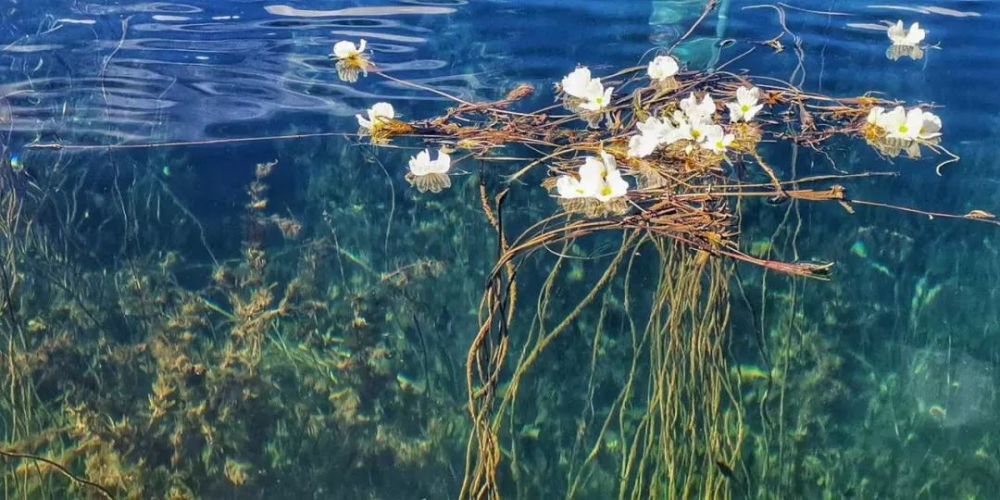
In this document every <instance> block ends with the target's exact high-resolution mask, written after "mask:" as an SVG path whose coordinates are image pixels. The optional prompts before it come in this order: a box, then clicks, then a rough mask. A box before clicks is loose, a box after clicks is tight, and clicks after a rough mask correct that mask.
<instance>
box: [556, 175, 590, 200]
mask: <svg viewBox="0 0 1000 500" xmlns="http://www.w3.org/2000/svg"><path fill="white" fill-rule="evenodd" d="M556 193H557V194H559V197H560V198H565V199H568V200H571V199H574V198H589V197H590V196H591V194H590V192H589V191H588V189H587V186H585V185H584V184H583V183H582V182H580V180H579V179H577V178H576V177H573V176H572V175H560V176H559V178H558V179H556Z"/></svg>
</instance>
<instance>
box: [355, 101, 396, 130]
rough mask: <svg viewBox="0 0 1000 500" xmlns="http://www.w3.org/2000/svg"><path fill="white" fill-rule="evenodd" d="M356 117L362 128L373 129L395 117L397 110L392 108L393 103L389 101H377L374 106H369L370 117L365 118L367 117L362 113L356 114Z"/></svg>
mask: <svg viewBox="0 0 1000 500" xmlns="http://www.w3.org/2000/svg"><path fill="white" fill-rule="evenodd" d="M354 117H355V118H357V119H358V125H361V127H362V128H365V129H368V130H371V129H372V127H374V126H377V125H379V124H380V123H382V122H385V121H388V120H392V119H393V118H395V117H396V111H395V110H394V109H392V104H389V103H387V102H377V103H375V105H374V106H372V107H370V108H368V119H365V117H363V116H361V115H360V114H358V115H354Z"/></svg>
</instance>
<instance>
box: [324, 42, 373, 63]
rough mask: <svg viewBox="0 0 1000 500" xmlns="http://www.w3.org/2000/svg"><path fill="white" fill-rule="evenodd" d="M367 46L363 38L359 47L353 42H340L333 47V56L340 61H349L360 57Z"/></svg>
mask: <svg viewBox="0 0 1000 500" xmlns="http://www.w3.org/2000/svg"><path fill="white" fill-rule="evenodd" d="M367 46H368V42H366V41H365V39H364V38H362V39H361V45H360V46H356V45H354V42H349V41H347V40H341V41H339V42H337V43H335V44H334V45H333V55H334V57H336V58H337V59H340V60H344V59H350V58H352V57H357V56H359V55H361V53H362V52H364V51H365V47H367Z"/></svg>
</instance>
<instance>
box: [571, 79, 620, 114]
mask: <svg viewBox="0 0 1000 500" xmlns="http://www.w3.org/2000/svg"><path fill="white" fill-rule="evenodd" d="M594 81H597V80H596V79H595V80H594ZM614 89H615V88H614V87H608V88H606V89H605V88H604V86H603V85H601V82H600V81H597V85H596V86H590V88H589V89H588V91H589V92H591V94H590V95H588V96H587V97H586V99H587V101H586V102H584V103H582V104H580V107H581V108H583V109H586V110H587V111H600V110H602V109H604V108H605V107H607V106H608V104H611V91H612V90H614Z"/></svg>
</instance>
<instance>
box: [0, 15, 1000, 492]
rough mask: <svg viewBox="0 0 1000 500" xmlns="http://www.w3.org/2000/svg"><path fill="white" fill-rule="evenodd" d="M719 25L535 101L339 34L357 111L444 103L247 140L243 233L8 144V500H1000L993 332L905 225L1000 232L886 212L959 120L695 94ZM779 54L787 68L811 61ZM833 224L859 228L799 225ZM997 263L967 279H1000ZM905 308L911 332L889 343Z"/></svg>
mask: <svg viewBox="0 0 1000 500" xmlns="http://www.w3.org/2000/svg"><path fill="white" fill-rule="evenodd" d="M657 3H663V2H657ZM717 4H718V2H708V4H707V7H705V9H704V10H703V11H702V12H703V14H702V16H701V17H699V18H698V19H697V20H696V21H695V22H694V25H693V26H690V29H688V30H687V31H682V32H679V33H676V39H675V40H674V43H673V45H671V46H664V47H662V48H661V49H660V50H658V51H657V52H656V53H655V54H650V56H649V57H648V58H646V59H643V60H642V61H640V62H639V63H638V64H636V65H635V66H630V67H623V68H613V69H607V68H606V67H604V68H601V69H598V67H597V66H592V68H594V69H591V68H588V67H584V66H577V67H575V68H573V67H567V68H565V70H566V73H565V76H564V77H562V78H558V79H554V80H557V81H553V82H552V83H553V88H554V95H555V99H554V101H552V102H545V103H542V104H537V103H538V102H539V101H540V99H543V98H547V97H550V94H551V93H549V92H547V91H545V90H543V89H537V88H535V87H533V86H532V85H528V84H516V83H514V84H511V85H510V86H509V87H507V88H504V89H501V92H500V93H499V95H496V96H493V97H491V98H488V99H483V100H474V99H467V98H464V97H459V96H456V95H452V94H451V93H449V92H447V91H445V90H442V89H440V88H437V87H435V86H432V85H429V84H425V83H421V82H416V81H409V80H405V79H402V78H397V77H396V76H393V74H391V72H390V71H387V70H386V69H385V68H383V67H381V66H380V61H379V57H378V56H379V54H378V52H374V51H373V50H372V47H371V46H370V45H369V44H368V42H367V41H366V40H364V39H357V40H353V39H352V40H343V41H340V42H338V43H336V44H335V45H334V46H333V47H332V54H331V56H330V60H326V59H324V62H325V63H327V64H329V65H331V66H332V67H333V68H334V69H335V70H336V73H337V75H338V77H339V78H340V79H342V80H343V82H345V84H358V82H363V81H364V79H365V78H372V79H374V78H380V79H385V80H386V81H388V82H390V83H392V84H393V85H396V86H398V87H400V88H407V89H410V90H415V91H419V92H424V93H427V94H428V95H431V96H434V97H436V98H441V99H443V101H435V103H437V104H440V103H442V102H444V103H446V105H442V106H439V109H437V110H436V111H435V112H434V113H433V114H432V116H425V115H416V114H415V116H407V115H406V114H405V113H402V112H400V110H399V109H396V107H394V106H393V105H392V104H391V103H389V102H379V101H377V100H374V99H373V101H374V102H366V103H365V105H364V106H363V107H364V108H366V109H364V111H362V112H361V113H359V114H357V115H356V116H355V117H354V119H355V120H356V122H357V126H358V130H357V133H356V134H348V135H350V138H351V141H352V142H351V144H350V147H345V143H344V142H343V141H331V140H324V139H320V138H319V137H318V135H316V136H311V137H306V136H307V134H290V135H288V136H283V137H282V138H280V139H281V140H285V139H290V138H293V137H294V139H295V140H296V141H301V142H298V143H297V144H296V146H295V147H291V146H287V147H282V146H277V147H276V148H275V151H273V152H274V153H275V156H274V157H273V158H275V159H273V160H271V159H268V160H267V161H263V162H260V163H256V164H251V163H255V162H249V163H248V164H246V165H242V164H239V162H242V161H243V155H240V154H233V153H234V151H239V150H233V149H225V148H226V147H228V146H229V145H226V144H224V143H223V144H221V146H220V147H221V148H223V149H221V154H220V157H221V158H222V160H220V161H223V162H233V163H237V165H235V166H233V169H235V170H236V171H237V172H239V175H241V176H242V179H240V180H239V184H240V186H241V188H240V191H239V193H238V194H235V195H234V196H233V199H235V200H238V201H236V202H234V205H233V206H228V207H227V206H224V204H208V205H207V207H208V208H206V207H205V206H200V207H199V206H198V203H199V201H203V200H199V198H198V192H199V187H200V186H199V185H200V183H202V182H205V181H204V180H202V179H201V178H200V177H199V174H198V173H195V172H193V171H192V170H191V169H188V168H186V167H185V163H186V161H187V159H186V158H185V157H183V156H182V154H181V153H178V152H177V151H176V150H174V149H173V148H179V147H183V146H185V144H179V143H173V144H169V145H164V144H144V145H143V144H139V145H125V146H124V147H117V146H108V147H105V148H99V147H96V146H95V147H91V148H88V147H84V146H81V147H78V148H76V149H75V150H74V147H73V145H62V144H58V143H36V144H33V145H29V147H28V148H27V151H28V153H29V155H30V156H29V159H30V161H25V159H24V158H22V157H21V156H20V155H10V154H9V153H7V152H6V151H5V152H4V154H5V155H8V156H6V157H5V162H6V163H4V164H3V165H0V168H2V170H0V235H2V238H0V318H2V319H0V322H2V323H0V324H2V328H3V332H4V336H3V337H2V340H3V342H4V343H3V345H2V347H0V365H2V367H3V371H2V374H0V389H2V390H0V394H2V397H0V421H2V422H3V431H4V434H3V442H2V443H0V455H2V457H3V459H4V465H5V468H4V471H3V474H4V475H3V494H4V496H5V497H11V498H17V497H20V498H66V497H73V498H77V497H78V498H169V499H185V498H301V497H312V498H449V497H456V496H458V497H460V498H501V497H505V496H506V497H514V498H551V497H566V498H634V499H638V498H643V499H645V498H694V497H703V498H733V497H735V498H746V497H754V498H852V497H853V498H879V497H900V496H905V497H907V498H941V497H949V496H966V497H988V496H989V495H990V493H991V492H992V491H993V490H991V489H990V486H989V485H990V484H995V482H996V481H997V480H1000V444H998V443H1000V441H998V440H1000V436H997V435H996V434H995V432H991V429H990V428H991V424H993V423H995V420H994V417H993V415H995V413H996V409H997V408H996V406H997V402H998V401H997V394H996V390H995V387H996V383H995V382H996V377H995V373H994V370H993V368H992V367H993V361H994V360H991V359H985V356H982V355H980V354H979V351H980V350H982V349H983V348H984V346H987V345H989V343H990V342H991V338H990V336H989V334H988V332H986V331H985V328H981V327H980V325H979V324H978V321H979V320H978V318H976V317H974V316H971V317H959V316H953V317H952V316H948V314H947V311H948V310H949V308H953V307H954V305H955V303H957V302H959V301H960V300H961V295H960V292H958V291H956V290H955V288H956V287H955V286H954V283H952V281H950V278H949V276H948V273H947V272H944V271H941V270H940V269H939V268H938V267H936V266H931V265H928V266H927V269H926V270H924V272H923V273H922V274H920V275H919V276H917V275H916V274H906V273H904V272H903V271H905V270H906V269H905V266H908V265H910V266H913V267H914V268H916V267H918V265H917V264H907V263H909V262H912V261H913V260H914V259H915V256H917V255H918V254H921V253H925V250H924V249H925V248H928V247H933V246H934V245H935V244H936V243H940V242H941V241H943V240H944V239H946V238H948V237H949V233H948V232H947V230H941V231H940V232H939V233H935V234H934V235H933V236H920V237H914V236H911V234H914V232H910V231H908V229H909V228H910V227H924V226H929V225H934V227H937V228H940V227H942V226H949V225H953V226H961V227H963V228H967V227H969V226H972V227H976V228H983V229H986V230H995V227H996V226H998V225H1000V222H998V221H997V220H996V218H995V217H994V215H993V214H991V213H990V212H989V211H987V210H985V209H984V208H990V207H966V206H961V207H959V208H956V211H955V212H945V211H940V210H934V211H931V210H924V209H922V208H921V207H914V206H908V205H899V204H896V203H895V202H894V201H893V202H890V201H885V200H882V199H880V198H878V197H877V196H875V195H873V194H872V191H870V190H866V189H864V183H871V184H879V183H887V182H891V181H892V180H894V179H897V178H898V177H901V176H902V177H905V176H906V175H907V174H908V172H907V169H909V168H911V167H912V168H922V167H927V166H934V167H936V168H934V169H933V170H936V172H937V173H938V174H940V173H941V172H943V171H944V169H945V168H946V167H949V166H953V165H954V164H955V163H956V162H958V161H959V158H958V156H956V155H955V154H953V153H952V152H951V151H950V150H949V149H948V144H949V136H948V135H947V133H948V130H949V127H948V124H946V123H944V122H943V121H942V119H941V117H940V116H939V115H938V114H937V111H936V107H935V106H933V105H931V104H928V103H905V102H902V101H901V100H897V99H896V98H894V97H892V96H885V95H883V94H878V93H875V92H872V93H868V94H864V95H859V96H840V95H828V94H825V93H821V92H813V91H810V90H806V89H804V88H802V86H801V85H799V84H795V83H792V82H791V81H783V80H781V79H779V78H777V77H776V76H774V75H766V74H765V75H757V74H746V73H741V72H736V71H735V70H733V69H732V68H731V64H732V63H734V62H735V60H732V61H726V60H722V61H718V60H713V62H712V64H708V65H704V66H698V67H695V65H694V64H693V63H689V61H686V60H685V59H684V58H683V57H682V56H683V54H684V53H685V51H680V50H677V51H675V50H673V49H674V48H676V47H683V46H684V43H685V42H690V41H692V40H690V39H689V37H690V35H691V34H692V33H693V32H694V31H695V30H696V28H697V27H698V24H699V23H701V22H702V21H703V20H704V19H705V18H706V16H707V15H708V13H710V12H711V11H712V9H714V8H715V7H716V6H717ZM772 7H774V8H775V9H777V10H779V11H781V9H780V8H779V7H776V6H772ZM658 15H661V16H662V15H665V14H664V12H659V13H658ZM784 29H785V30H786V31H787V27H785V28H784ZM886 33H887V35H888V38H889V43H890V48H889V49H888V51H887V53H886V55H887V57H888V58H889V59H891V60H893V61H895V60H899V59H904V56H906V57H905V58H910V59H919V58H920V57H922V50H923V48H922V45H921V44H923V43H924V40H925V38H926V37H927V32H926V31H925V30H924V29H922V28H920V26H919V25H916V24H914V25H911V27H910V28H909V29H905V28H904V25H903V23H902V22H899V23H897V24H895V25H891V26H890V27H887V30H886ZM789 34H790V33H789ZM783 36H784V35H779V36H778V37H777V38H774V39H771V40H766V41H763V42H760V44H759V45H760V47H761V49H762V50H768V51H771V52H773V53H774V57H789V58H795V57H801V55H800V54H799V53H798V52H796V51H794V50H789V51H787V52H786V51H785V49H784V45H783V42H782V41H781V40H783V39H784V40H785V42H784V43H788V44H792V43H794V42H792V41H791V40H789V39H788V38H791V37H786V38H783ZM924 48H926V47H924ZM880 50H881V49H880ZM718 56H719V52H718V51H717V50H716V51H715V52H714V53H713V54H712V57H711V58H712V59H717V58H718ZM879 58H881V53H880V54H879ZM647 59H648V60H647ZM0 118H3V117H2V115H0ZM0 121H2V120H0ZM337 133H338V134H339V132H337ZM254 139H269V138H266V137H265V138H254ZM270 139H274V140H276V141H277V140H278V139H279V138H270ZM190 145H193V143H192V144H187V146H190ZM198 145H199V146H205V145H206V144H204V143H202V144H198ZM212 146H219V144H212ZM129 147H135V149H141V150H142V154H141V155H139V154H137V155H136V156H131V155H130V152H129V149H128V148H129ZM862 149H863V150H864V151H866V152H871V155H872V158H876V159H881V160H885V161H886V162H885V163H888V162H889V161H895V162H897V164H899V165H902V167H901V168H900V170H901V172H895V171H889V170H887V169H886V170H883V169H882V166H881V165H880V164H873V163H871V162H868V163H865V162H861V161H854V160H853V158H854V157H852V156H850V155H854V154H858V153H857V152H858V151H859V150H862ZM845 151H847V152H846V153H845ZM73 155H80V156H81V157H83V160H82V161H84V162H94V163H95V164H96V163H102V162H107V163H108V165H109V168H107V169H106V170H104V171H103V173H94V172H93V171H90V170H89V169H75V168H71V167H72V166H74V164H73V163H72V162H73V161H74V159H75V157H74V156H73ZM137 157H138V158H141V160H137V159H136V158H137ZM805 157H809V158H810V159H819V161H820V162H822V161H826V162H829V166H830V167H831V168H830V170H829V173H823V174H813V173H812V172H810V173H808V174H804V173H803V172H804V171H803V170H798V169H797V166H798V163H797V162H798V161H800V160H799V158H805ZM269 158H270V157H269ZM927 160H929V161H930V162H931V164H927V163H926V161H927ZM802 161H804V160H802ZM318 163H329V164H330V165H332V167H331V168H327V169H316V170H315V171H313V170H308V169H307V168H303V167H313V166H316V165H317V164H318ZM150 165H155V168H149V166H150ZM886 168H888V167H886ZM307 170H308V174H302V173H301V172H303V171H307ZM927 170H932V169H930V168H928V169H927ZM286 172H288V174H287V175H288V177H281V176H282V174H285V173H286ZM396 174H399V175H396ZM201 175H205V174H201ZM394 179H397V180H394ZM398 179H403V180H405V184H403V183H402V182H399V181H398ZM234 182H235V181H234ZM282 183H291V184H294V187H293V188H288V186H282ZM397 183H398V184H400V186H398V187H399V188H400V189H397V185H396V184H397ZM282 189H285V191H284V196H281V195H276V194H275V193H276V192H278V191H280V190H282ZM288 191H291V192H292V193H293V194H288ZM215 211H218V212H220V213H218V214H215V213H213V212H215ZM834 213H835V214H837V215H844V214H846V215H849V216H850V217H851V219H849V220H850V223H849V224H846V226H848V228H847V229H844V230H843V231H838V232H833V231H830V232H824V231H822V230H821V229H818V228H816V227H815V226H812V225H809V224H807V223H806V222H805V221H808V220H814V219H819V218H821V217H830V214H834ZM885 214H893V215H895V216H897V217H898V216H901V215H914V214H915V215H919V216H920V217H914V218H913V219H912V220H909V222H906V223H898V224H888V223H885V219H881V218H880V217H884V216H885ZM930 219H935V220H933V221H932V220H930ZM938 219H943V220H945V221H944V222H942V221H940V220H938ZM959 230H965V229H958V230H956V231H959ZM977 230H978V229H977ZM811 231H816V232H818V233H821V234H820V235H819V236H818V237H817V238H816V239H817V240H821V242H820V243H813V244H807V243H806V242H805V241H804V240H805V237H804V236H801V235H805V234H809V233H810V232H811ZM234 234H235V235H238V237H233V235H234ZM800 237H801V239H800ZM989 241H990V240H989V239H986V238H984V244H983V247H982V248H980V247H978V246H976V245H972V246H970V247H969V248H968V249H967V250H966V253H963V254H962V255H961V258H960V259H958V260H959V262H961V263H960V264H954V265H962V266H971V267H973V268H974V269H976V270H977V272H981V273H983V274H984V275H987V276H991V277H997V276H1000V268H998V267H997V262H1000V260H998V259H996V258H995V254H996V250H995V249H993V248H990V247H989V243H988V242H989ZM820 246H821V247H822V248H825V249H834V250H830V251H829V252H826V253H819V252H817V253H815V254H814V253H811V252H813V251H814V250H816V249H817V247H820ZM812 255H822V256H824V257H826V256H831V255H832V258H831V260H830V261H819V260H811V258H810V257H811V256H812ZM981 255H987V256H989V255H993V257H994V258H992V259H990V258H973V257H975V256H981ZM841 268H846V269H847V270H848V271H847V272H844V273H838V274H836V275H835V274H834V272H835V270H839V269H841ZM911 270H912V269H911ZM886 282H890V283H892V284H893V286H892V290H893V293H892V296H891V297H885V296H883V295H885V294H883V291H884V290H885V288H879V287H876V284H880V283H882V284H884V283H886ZM820 287H823V288H822V289H824V290H826V291H827V292H828V293H826V294H820V293H818V292H817V290H819V289H820ZM991 298H993V297H991ZM879 299H884V300H879ZM893 309H897V310H898V311H894V310H893ZM899 311H903V313H902V317H903V318H904V320H903V321H902V323H904V325H903V327H905V330H906V331H907V332H909V333H908V334H907V336H905V337H903V336H897V337H891V338H887V337H886V336H882V335H880V333H881V332H890V331H898V330H899V329H900V328H897V327H898V326H899V325H898V324H897V323H899V319H898V318H899V317H900V315H899V314H898V313H899ZM942 317H948V318H949V320H950V321H955V322H956V324H958V325H959V327H960V328H963V329H967V330H969V331H972V330H974V329H975V331H976V332H977V334H975V335H969V336H968V338H966V339H964V340H963V341H961V342H959V341H956V340H953V339H952V338H951V336H950V335H949V336H945V335H942V334H940V329H941V325H940V322H941V321H940V318H942ZM980 330H983V331H982V333H979V331H980ZM893 357H895V359H893V363H892V364H891V365H882V364H878V363H875V362H874V360H875V359H886V358H893ZM959 435H961V436H963V439H962V441H961V442H962V443H963V445H962V446H959V445H956V444H955V442H956V436H959ZM951 470H962V471H968V472H969V473H967V474H966V473H963V474H955V473H951V472H949V471H951Z"/></svg>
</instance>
